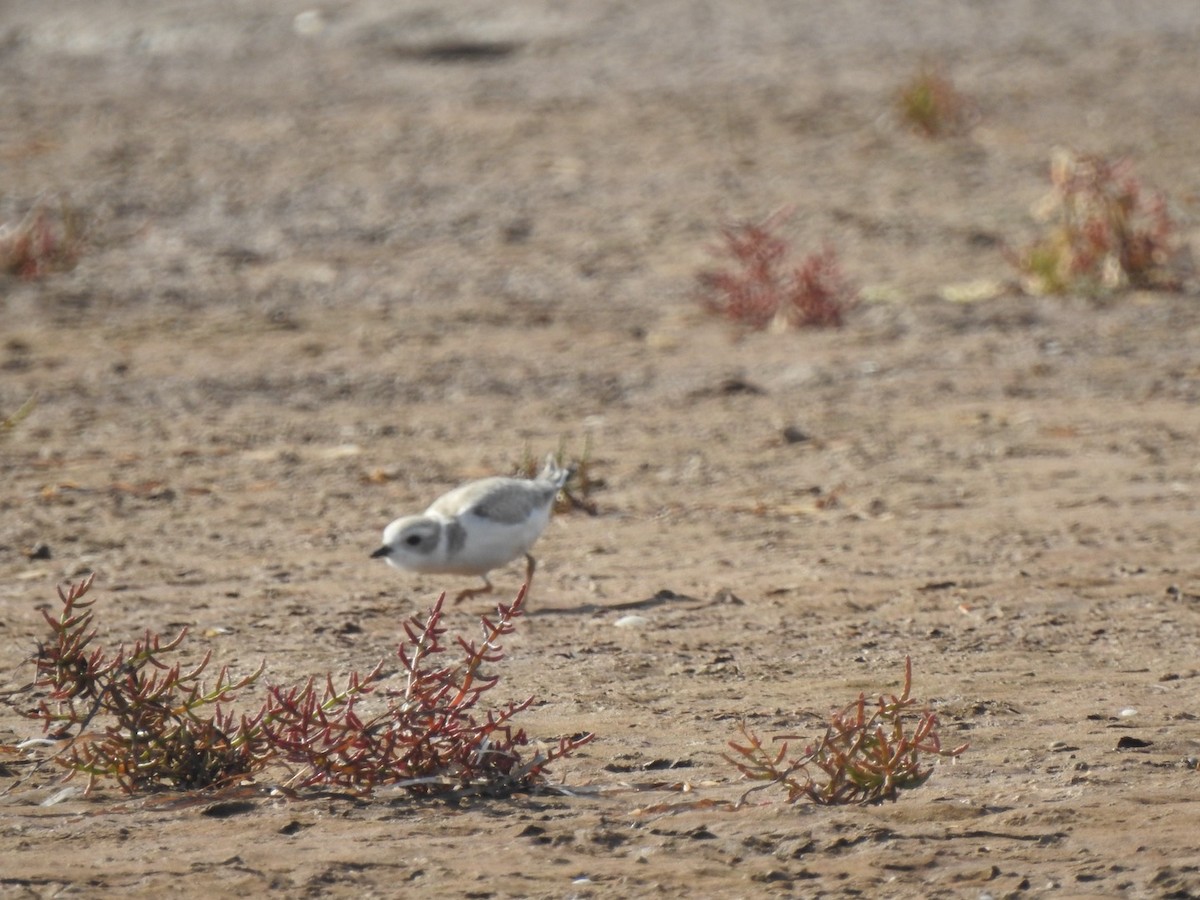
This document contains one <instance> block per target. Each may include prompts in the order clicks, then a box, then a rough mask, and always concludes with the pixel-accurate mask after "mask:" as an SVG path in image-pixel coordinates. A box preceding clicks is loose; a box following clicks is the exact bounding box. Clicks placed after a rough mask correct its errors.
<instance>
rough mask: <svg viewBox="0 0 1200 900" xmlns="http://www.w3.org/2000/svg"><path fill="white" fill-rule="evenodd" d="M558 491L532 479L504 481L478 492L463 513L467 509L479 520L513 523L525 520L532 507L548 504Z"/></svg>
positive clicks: (532, 509)
mask: <svg viewBox="0 0 1200 900" xmlns="http://www.w3.org/2000/svg"><path fill="white" fill-rule="evenodd" d="M557 492H558V489H557V488H552V487H549V486H542V485H539V484H535V483H533V482H531V481H516V480H511V481H505V482H503V483H501V484H498V485H496V487H495V488H494V489H493V490H490V491H488V492H487V493H485V494H483V495H481V496H480V497H479V499H478V500H476V501H475V502H474V503H472V504H471V505H470V506H468V507H467V509H466V510H464V512H470V513H472V514H473V515H476V516H479V518H481V519H491V520H492V521H493V522H502V523H504V524H505V525H514V524H516V523H518V522H524V521H525V520H526V519H528V518H529V516H530V515H531V514H532V513H533V511H534V510H537V509H541V508H542V507H544V506H546V505H547V504H548V503H550V501H551V500H553V499H554V495H555V494H556V493H557Z"/></svg>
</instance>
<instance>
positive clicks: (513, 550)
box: [371, 456, 571, 603]
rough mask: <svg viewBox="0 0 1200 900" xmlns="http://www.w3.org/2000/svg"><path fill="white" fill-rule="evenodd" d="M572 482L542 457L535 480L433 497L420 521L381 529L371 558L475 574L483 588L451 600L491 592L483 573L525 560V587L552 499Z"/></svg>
mask: <svg viewBox="0 0 1200 900" xmlns="http://www.w3.org/2000/svg"><path fill="white" fill-rule="evenodd" d="M570 477H571V471H570V469H564V468H562V467H561V466H560V465H558V463H556V462H555V461H554V457H553V456H548V457H546V465H545V467H544V468H543V469H542V471H541V473H540V474H539V475H538V476H537V478H502V477H495V478H482V479H480V480H479V481H469V482H467V483H466V484H464V485H460V486H459V487H456V488H455V489H454V490H452V491H450V492H448V493H446V494H443V495H442V496H440V497H438V498H437V499H436V500H434V501H433V503H431V504H430V506H429V508H428V509H427V510H425V512H423V513H421V514H420V515H419V516H404V517H403V518H399V519H396V521H394V522H392V523H391V524H390V525H388V527H387V528H385V529H383V546H382V547H380V548H379V549H378V550H376V551H375V552H374V553H372V554H371V558H372V559H380V558H382V559H386V560H387V561H388V563H389V564H390V565H393V566H395V567H396V568H397V569H406V570H407V571H409V572H424V573H428V574H438V575H443V574H444V575H478V576H479V577H481V578H482V579H483V587H481V588H472V589H469V590H465V591H462V592H461V593H460V594H459V595H458V596H457V597H455V598H454V602H455V603H459V602H461V601H462V600H464V599H466V598H467V597H474V596H477V595H479V594H486V593H489V592H490V591H491V590H492V583H491V581H489V580H488V572H490V571H491V570H492V569H496V568H499V567H500V566H503V565H506V564H508V563H510V562H512V561H513V560H514V559H516V558H517V557H518V556H521V555H522V554H524V555H525V560H526V568H525V582H526V584H529V583H530V582H532V581H533V570H534V569H535V568H536V567H537V561H536V560H534V558H533V556H532V555H531V554H530V553H529V550H530V548H531V547H533V545H534V542H535V541H537V539H538V538H539V537H540V536H541V534H542V532H543V531H545V530H546V525H547V524H549V522H550V512H551V510H552V509H553V508H554V498H555V497H557V496H558V492H559V491H560V490H562V489H563V487H564V485H566V483H567V479H568V478H570Z"/></svg>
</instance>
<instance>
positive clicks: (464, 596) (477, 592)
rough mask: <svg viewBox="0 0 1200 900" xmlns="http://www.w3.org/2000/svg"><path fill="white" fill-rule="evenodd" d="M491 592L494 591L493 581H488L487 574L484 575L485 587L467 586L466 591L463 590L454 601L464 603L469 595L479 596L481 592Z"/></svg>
mask: <svg viewBox="0 0 1200 900" xmlns="http://www.w3.org/2000/svg"><path fill="white" fill-rule="evenodd" d="M491 592H492V583H491V582H490V581H488V577H487V576H486V575H484V576H483V587H481V588H467V589H466V590H465V591H463V592H462V593H460V594H459V595H458V596H457V597H455V598H454V602H455V604H459V603H462V602H463V601H464V600H466V599H467V598H468V597H478V596H479V595H480V594H490V593H491Z"/></svg>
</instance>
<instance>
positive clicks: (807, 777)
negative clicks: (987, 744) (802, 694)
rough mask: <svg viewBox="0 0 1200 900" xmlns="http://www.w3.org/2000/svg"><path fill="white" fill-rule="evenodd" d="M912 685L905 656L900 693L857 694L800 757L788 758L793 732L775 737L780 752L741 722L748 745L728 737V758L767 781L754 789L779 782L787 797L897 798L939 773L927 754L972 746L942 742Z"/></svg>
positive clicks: (826, 800)
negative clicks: (871, 699) (870, 696)
mask: <svg viewBox="0 0 1200 900" xmlns="http://www.w3.org/2000/svg"><path fill="white" fill-rule="evenodd" d="M911 690H912V660H911V659H907V658H906V659H905V663H904V689H903V690H902V692H901V693H900V695H899V696H895V695H891V696H881V697H879V698H878V699H877V700H876V701H875V702H873V703H868V702H867V698H866V695H864V694H859V695H858V699H857V700H856V701H854V702H853V703H851V704H849V705H847V706H846V707H844V708H843V709H841V710H839V711H837V712H835V713H833V714H832V716H831V717H830V719H829V724H828V726H827V727H826V729H825V734H824V735H823V736H822V737H821V739H820V740H818V741H817V742H816V743H815V744H809V745H807V746H806V747H805V748H804V752H803V753H801V754H800V755H799V756H798V757H795V758H793V759H789V758H788V744H787V742H788V741H792V740H796V738H795V736H790V735H780V736H777V737H775V738H773V739H772V740H773V741H779V742H781V743H780V746H779V749H778V750H777V751H775V750H770V749H768V748H767V746H766V745H765V744H764V743H763V741H762V740H761V739H760V738H759V737H758V735H756V734H755V733H754V732H753V731H751V730H750V729H749V728H748V727H747V726H746V725H745V723H742V725H741V727H740V730H741V733H742V738H743V740H744V743H742V744H739V743H736V742H734V741H730V742H729V746H730V748H731V749H732V750H733V751H734V752H735V753H736V754H737V756H728V755H727V756H726V757H725V758H726V759H727V760H728V761H729V762H731V763H732V764H733V765H734V766H736V767H737V769H738V771H740V772H741V773H742V775H744V776H745V777H746V778H748V779H750V780H751V781H758V782H761V783H760V784H758V785H757V786H755V787H753V788H751V789H750V791H756V790H761V789H763V788H766V787H770V786H771V785H779V786H780V787H781V788H783V789H784V790H785V791H786V792H787V800H788V802H789V803H795V802H797V801H799V800H802V799H808V800H811V801H812V802H813V803H818V804H822V805H832V804H843V803H874V802H880V801H883V800H895V799H896V798H897V796H898V794H899V792H900V791H902V790H908V789H911V788H915V787H918V786H919V785H922V784H924V783H925V781H926V780H928V778H929V776H930V775H932V774H933V767H932V766H931V765H929V764H928V763H927V762H926V759H927V758H928V757H950V758H955V757H958V756H959V755H961V754H962V753H963V752H965V751H966V749H967V745H966V744H962V745H961V746H958V747H955V748H953V749H950V750H946V749H943V748H942V745H941V739H940V737H939V734H938V728H939V723H938V718H937V716H936V715H935V714H934V713H932V712H930V711H929V710H928V709H924V710H920V711H917V710H916V709H915V707H916V706H917V701H916V700H914V699H912V697H911V696H910V694H911ZM750 791H748V792H747V794H748V793H750ZM743 799H745V798H744V797H743Z"/></svg>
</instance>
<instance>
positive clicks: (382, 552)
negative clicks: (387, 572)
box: [371, 547, 392, 559]
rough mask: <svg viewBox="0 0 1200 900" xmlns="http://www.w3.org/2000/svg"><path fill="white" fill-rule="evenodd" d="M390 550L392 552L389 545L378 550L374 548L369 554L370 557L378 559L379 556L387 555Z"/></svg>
mask: <svg viewBox="0 0 1200 900" xmlns="http://www.w3.org/2000/svg"><path fill="white" fill-rule="evenodd" d="M391 552H392V548H391V547H380V548H379V549H378V550H376V551H375V552H374V553H372V554H371V559H379V557H381V556H387V555H388V554H389V553H391Z"/></svg>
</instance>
